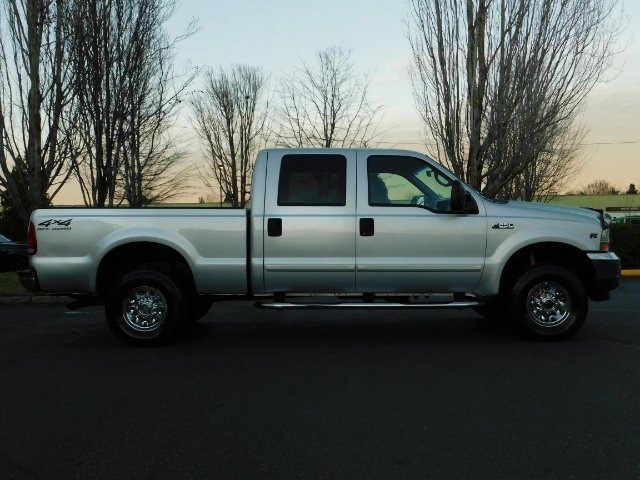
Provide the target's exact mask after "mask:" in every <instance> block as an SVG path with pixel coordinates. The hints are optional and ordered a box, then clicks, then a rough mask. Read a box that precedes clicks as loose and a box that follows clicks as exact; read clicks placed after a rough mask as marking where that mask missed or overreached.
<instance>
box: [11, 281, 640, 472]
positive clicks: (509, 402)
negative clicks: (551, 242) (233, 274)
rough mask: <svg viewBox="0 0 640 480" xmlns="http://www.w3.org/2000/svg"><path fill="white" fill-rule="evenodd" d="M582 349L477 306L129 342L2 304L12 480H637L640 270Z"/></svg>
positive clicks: (85, 313)
mask: <svg viewBox="0 0 640 480" xmlns="http://www.w3.org/2000/svg"><path fill="white" fill-rule="evenodd" d="M589 309H590V312H589V317H588V319H587V322H586V324H585V325H584V327H583V328H582V329H581V330H580V331H579V332H578V333H577V334H576V335H575V336H574V337H572V338H571V339H570V340H568V341H565V342H531V341H526V340H523V339H521V338H520V337H519V336H518V335H517V334H516V333H515V332H514V331H513V329H512V328H511V326H510V325H509V323H508V322H500V321H489V320H486V319H484V318H482V317H480V316H479V315H477V314H476V313H475V312H473V311H470V310H463V311H456V310H453V311H436V312H430V313H426V312H424V311H384V312H381V311H377V312H367V311H349V312H333V311H332V312H327V311H321V310H314V311H287V312H275V311H273V312H272V311H266V310H259V309H256V308H254V306H253V302H223V303H220V304H216V305H214V306H213V308H212V309H211V311H210V312H209V314H208V315H207V316H206V317H205V318H203V319H202V320H201V321H199V322H198V323H196V324H194V325H191V327H190V328H189V329H188V330H187V331H186V332H184V336H183V338H181V339H180V341H178V342H176V343H175V344H172V345H169V346H166V347H160V348H130V347H127V346H125V345H124V344H122V343H121V342H120V341H119V340H118V339H117V338H115V336H114V335H112V334H111V332H110V331H109V329H108V327H107V326H106V323H105V321H104V310H103V309H102V308H99V307H86V308H82V309H80V310H77V311H73V312H69V311H66V310H65V308H64V306H63V305H61V304H58V305H56V304H35V303H34V304H23V305H4V306H2V308H0V312H1V313H0V385H1V388H0V406H1V408H0V479H2V480H14V479H16V480H17V479H20V480H23V479H24V480H28V479H40V480H48V479H53V480H57V479H79V478H91V479H95V480H101V479H105V480H117V479H123V480H128V479H131V478H139V479H165V478H167V479H169V478H196V479H198V478H215V479H216V480H227V479H229V480H236V479H242V480H253V479H256V480H263V479H299V478H303V479H305V480H316V479H318V480H322V479H332V480H333V479H336V480H342V479H345V480H352V479H359V478H366V479H371V480H377V479H380V480H387V479H402V480H414V479H415V480H424V479H439V480H450V479H451V480H457V479H472V480H473V479H494V478H495V479H518V480H558V479H572V478H573V479H580V480H624V479H629V480H638V479H639V478H640V461H639V456H638V452H639V451H640V415H638V412H640V382H638V381H637V378H638V371H639V365H640V277H632V278H628V277H625V278H623V279H622V281H621V285H620V287H619V288H617V289H616V290H615V291H613V292H612V296H611V301H610V302H591V303H590V305H589Z"/></svg>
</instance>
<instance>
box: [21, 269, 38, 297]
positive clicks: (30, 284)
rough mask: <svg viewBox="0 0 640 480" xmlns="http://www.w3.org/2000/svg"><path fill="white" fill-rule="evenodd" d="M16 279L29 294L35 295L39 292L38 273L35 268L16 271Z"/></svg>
mask: <svg viewBox="0 0 640 480" xmlns="http://www.w3.org/2000/svg"><path fill="white" fill-rule="evenodd" d="M18 279H19V280H20V283H21V284H22V286H23V287H24V288H25V290H29V291H30V292H34V293H37V292H39V291H40V282H38V273H37V272H36V269H35V268H29V269H27V270H19V271H18Z"/></svg>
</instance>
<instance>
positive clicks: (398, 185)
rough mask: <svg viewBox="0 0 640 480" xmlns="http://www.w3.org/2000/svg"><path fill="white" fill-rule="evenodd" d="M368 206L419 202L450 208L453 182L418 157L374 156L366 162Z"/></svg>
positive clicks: (439, 209)
mask: <svg viewBox="0 0 640 480" xmlns="http://www.w3.org/2000/svg"><path fill="white" fill-rule="evenodd" d="M367 170H368V171H367V174H368V179H369V205H372V206H384V205H386V206H407V205H419V206H424V207H426V208H428V209H429V210H433V211H436V212H447V211H451V186H452V182H451V179H449V178H448V177H447V176H445V175H444V174H443V173H442V172H440V171H439V170H436V169H434V168H433V167H432V166H431V165H430V164H428V163H426V162H424V161H423V160H420V159H418V158H415V157H394V156H371V157H369V159H368V162H367Z"/></svg>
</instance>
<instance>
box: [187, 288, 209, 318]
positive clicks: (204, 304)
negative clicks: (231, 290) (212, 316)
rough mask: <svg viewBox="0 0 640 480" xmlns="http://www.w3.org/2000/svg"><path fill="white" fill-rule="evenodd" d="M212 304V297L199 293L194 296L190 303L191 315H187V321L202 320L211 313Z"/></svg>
mask: <svg viewBox="0 0 640 480" xmlns="http://www.w3.org/2000/svg"><path fill="white" fill-rule="evenodd" d="M211 305H213V300H212V299H211V298H207V297H200V296H198V295H194V296H192V298H191V303H190V304H189V316H188V317H187V323H195V322H197V321H198V320H200V319H201V318H202V317H204V316H205V315H206V314H207V313H209V310H210V309H211Z"/></svg>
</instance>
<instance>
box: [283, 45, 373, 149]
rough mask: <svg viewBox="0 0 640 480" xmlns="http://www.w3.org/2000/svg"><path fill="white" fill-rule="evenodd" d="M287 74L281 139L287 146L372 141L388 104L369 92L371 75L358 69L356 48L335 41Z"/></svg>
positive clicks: (284, 80)
mask: <svg viewBox="0 0 640 480" xmlns="http://www.w3.org/2000/svg"><path fill="white" fill-rule="evenodd" d="M315 60H316V64H315V65H311V64H308V63H305V62H303V63H302V66H301V67H300V68H298V69H296V70H295V71H294V72H293V73H291V74H287V75H285V76H284V77H283V78H282V80H281V82H280V86H279V89H278V97H279V106H278V108H277V111H276V118H277V124H278V125H277V131H276V136H277V138H276V142H277V144H278V145H280V146H285V147H323V148H329V147H358V146H362V147H366V146H370V144H371V143H372V142H373V140H374V139H375V137H376V135H377V128H378V126H379V124H380V121H381V120H382V107H380V106H375V105H373V104H372V103H371V101H370V99H369V95H368V90H369V84H370V83H371V77H370V76H368V75H357V74H356V72H355V71H354V63H353V61H352V60H351V52H350V51H349V50H347V49H345V48H343V47H341V46H337V45H333V46H331V47H329V48H327V49H326V50H319V51H318V52H316V58H315Z"/></svg>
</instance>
